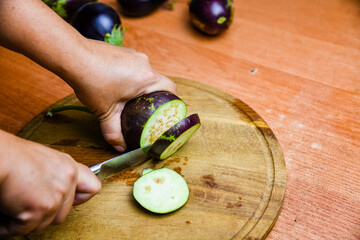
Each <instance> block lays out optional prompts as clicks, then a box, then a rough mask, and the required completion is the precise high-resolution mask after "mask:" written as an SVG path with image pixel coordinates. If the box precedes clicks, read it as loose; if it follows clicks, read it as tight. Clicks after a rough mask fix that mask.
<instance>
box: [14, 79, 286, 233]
mask: <svg viewBox="0 0 360 240" xmlns="http://www.w3.org/2000/svg"><path fill="white" fill-rule="evenodd" d="M173 79H174V81H176V83H177V86H178V95H179V97H180V98H182V99H183V100H184V101H185V102H186V104H187V106H188V114H191V113H198V114H199V116H200V119H201V122H202V125H201V127H200V129H199V130H198V132H196V133H195V134H194V135H193V137H192V138H191V139H190V140H189V141H188V143H187V144H186V145H184V146H183V147H182V148H181V149H180V150H179V151H178V152H177V153H176V154H174V155H173V156H171V157H170V158H168V159H166V160H164V161H157V160H154V159H150V160H149V161H147V162H145V163H143V164H141V165H139V166H136V167H132V168H130V169H126V170H124V171H122V172H120V173H119V174H117V175H115V176H113V177H111V178H109V179H107V180H106V181H105V182H104V183H103V187H102V190H101V192H100V194H98V195H97V196H95V197H94V198H93V199H92V200H90V201H89V202H87V203H85V204H83V205H81V206H77V207H74V208H73V210H72V212H71V213H70V215H69V217H68V218H67V220H66V221H65V222H64V223H63V224H61V225H59V226H50V227H49V228H48V229H46V230H45V231H42V232H41V233H38V234H30V235H28V236H27V237H29V238H30V239H49V238H50V237H51V239H76V238H81V239H145V238H146V239H160V238H161V239H183V238H184V235H185V236H187V237H186V238H187V239H232V238H235V239H242V238H245V237H253V238H258V239H262V238H264V237H265V236H266V235H267V234H268V232H269V231H270V230H271V228H272V226H273V225H274V223H275V221H276V219H277V217H278V215H279V213H280V209H281V206H282V202H283V198H284V194H285V182H286V171H285V163H284V159H283V155H282V151H281V149H280V145H279V143H278V142H277V139H276V138H275V136H274V135H273V133H272V131H271V129H270V128H269V126H268V125H267V124H266V123H265V122H264V121H263V119H262V118H261V117H260V116H259V115H257V114H256V113H255V112H254V111H253V110H252V109H251V108H249V107H248V106H247V105H246V104H244V103H243V102H242V101H240V100H239V99H236V98H234V97H232V96H230V95H228V94H225V93H223V92H221V91H220V90H217V89H214V88H211V87H208V86H206V85H203V84H200V83H196V82H194V81H190V80H187V79H180V78H173ZM69 104H79V102H78V100H77V99H76V97H75V95H70V96H68V97H67V98H65V99H63V100H61V101H60V102H58V103H56V105H57V106H60V105H69ZM19 136H21V137H24V138H27V139H31V140H33V141H36V142H40V143H42V144H46V145H48V146H50V147H53V148H56V149H58V150H61V151H64V152H66V153H69V154H70V155H71V156H73V157H74V158H75V159H76V160H77V161H79V162H82V163H84V164H86V165H88V166H90V165H92V164H95V163H98V162H102V161H104V160H107V159H109V158H111V157H113V156H115V155H116V154H118V153H117V152H115V151H113V150H112V148H111V147H110V146H109V145H107V143H105V142H104V140H103V139H102V136H101V132H100V129H99V126H98V123H97V120H96V119H95V118H94V116H92V115H91V114H88V113H83V112H77V111H73V110H69V111H65V112H62V113H58V114H55V115H54V116H53V117H52V118H47V117H46V111H45V112H43V113H42V114H40V115H39V116H37V117H36V118H35V119H34V120H32V121H31V122H30V123H29V124H28V125H27V126H26V127H25V128H24V129H23V130H22V131H21V132H20V133H19ZM147 167H151V168H155V169H157V168H161V167H168V168H170V169H173V170H175V171H177V172H178V173H180V174H181V175H182V176H183V177H184V178H185V180H186V181H187V183H188V185H189V188H190V197H189V201H188V202H187V204H186V205H185V206H184V207H182V208H181V209H180V210H178V211H176V212H173V213H170V214H165V215H157V214H152V213H150V212H148V211H146V210H144V209H143V208H141V207H140V206H139V205H138V204H137V203H136V201H135V200H134V198H133V196H132V185H133V183H134V181H136V179H138V178H139V177H140V173H141V171H142V169H143V168H147Z"/></svg>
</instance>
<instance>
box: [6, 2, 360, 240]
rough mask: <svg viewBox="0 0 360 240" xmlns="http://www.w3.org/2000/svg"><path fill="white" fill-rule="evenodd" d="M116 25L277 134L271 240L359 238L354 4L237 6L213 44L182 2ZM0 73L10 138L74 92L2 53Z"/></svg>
mask: <svg viewBox="0 0 360 240" xmlns="http://www.w3.org/2000/svg"><path fill="white" fill-rule="evenodd" d="M102 2H105V3H108V4H109V5H111V6H113V7H114V8H116V9H118V5H117V3H116V1H115V0H106V1H105V0H104V1H102ZM121 18H122V21H123V23H124V26H127V27H129V29H128V31H127V32H126V35H125V43H124V45H125V46H127V47H131V48H135V49H136V50H138V51H142V52H144V53H146V54H147V55H148V56H149V58H150V61H151V63H152V65H153V66H154V68H155V69H156V70H157V71H159V72H160V73H162V74H165V75H168V76H177V77H183V78H188V79H192V80H196V81H199V82H201V83H205V84H208V85H211V86H214V87H217V88H219V89H221V90H223V91H225V92H228V93H230V94H232V95H233V96H235V97H237V98H239V99H241V100H243V101H244V102H246V103H247V104H248V105H250V107H252V108H253V109H254V110H255V111H256V112H257V113H258V114H259V115H261V116H262V117H263V118H264V119H265V121H266V122H267V123H268V124H269V125H270V127H271V128H272V130H273V131H274V133H275V135H276V136H277V138H278V140H279V142H280V144H281V146H282V149H283V153H284V156H285V161H286V167H287V186H286V196H285V201H284V205H283V209H282V211H281V214H280V217H279V219H278V221H277V223H276V224H275V226H274V228H273V230H272V231H271V232H270V234H269V236H268V239H360V164H359V156H360V2H359V1H358V0H297V1H288V0H273V1H265V0H254V1H243V0H235V18H234V22H233V24H232V25H231V27H230V29H229V30H228V31H226V32H224V34H222V35H220V36H217V37H208V36H204V35H202V34H200V33H199V32H197V31H195V30H194V29H193V28H192V26H191V24H190V22H189V14H188V7H187V0H177V4H176V6H175V9H174V10H173V11H169V10H166V9H159V10H158V11H156V12H155V13H154V14H152V15H150V16H147V17H144V18H138V19H134V18H126V17H124V16H121ZM0 72H1V74H0V128H1V129H4V130H6V131H9V132H11V133H14V134H16V133H17V132H18V131H19V130H20V129H21V128H22V127H23V126H24V125H25V124H26V123H27V122H28V121H30V120H31V119H32V118H33V117H34V116H36V115H37V114H39V113H40V112H41V111H42V110H43V109H44V108H46V107H48V106H49V105H50V104H52V103H54V102H55V101H57V100H59V99H61V98H63V97H65V96H67V95H68V94H70V93H72V89H71V88H70V87H69V86H67V85H66V84H65V83H64V82H63V81H62V80H61V79H59V78H58V77H57V76H55V75H54V74H52V73H50V72H48V71H47V70H45V69H43V68H42V67H40V66H38V65H36V64H35V63H33V62H32V61H31V60H29V59H27V58H25V57H24V56H22V55H19V54H17V53H14V52H11V51H9V50H7V49H4V48H0Z"/></svg>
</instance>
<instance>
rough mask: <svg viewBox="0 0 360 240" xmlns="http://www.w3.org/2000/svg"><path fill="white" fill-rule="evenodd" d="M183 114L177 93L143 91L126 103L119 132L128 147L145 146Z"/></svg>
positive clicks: (183, 104)
mask: <svg viewBox="0 0 360 240" xmlns="http://www.w3.org/2000/svg"><path fill="white" fill-rule="evenodd" d="M185 117H186V105H185V103H184V102H183V101H182V100H181V99H180V98H179V97H177V96H176V95H174V94H172V93H170V92H166V91H158V92H153V93H149V94H145V95H142V96H140V97H137V98H135V99H132V100H131V101H129V102H128V103H127V104H126V105H125V108H124V110H123V112H122V115H121V128H122V133H123V135H124V138H125V140H126V143H127V145H128V146H129V147H130V148H139V147H143V146H147V145H149V144H151V143H153V142H155V141H156V140H157V139H158V138H159V137H160V136H161V135H162V134H163V133H164V132H165V131H166V130H167V129H169V128H170V127H171V126H173V125H174V124H175V123H177V122H178V121H180V120H181V119H183V118H185Z"/></svg>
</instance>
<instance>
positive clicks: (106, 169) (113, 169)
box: [90, 144, 152, 181]
mask: <svg viewBox="0 0 360 240" xmlns="http://www.w3.org/2000/svg"><path fill="white" fill-rule="evenodd" d="M151 146H152V144H150V145H147V146H145V147H142V148H138V149H135V150H132V151H130V152H127V153H123V154H121V155H119V156H117V157H114V158H111V159H109V160H106V161H104V162H102V163H98V164H95V165H92V166H90V170H91V171H92V172H93V173H95V175H96V176H97V177H98V178H99V179H100V181H102V180H104V179H106V178H108V177H111V176H112V175H114V174H116V173H118V172H120V171H121V170H123V169H125V168H128V167H132V166H136V165H138V164H140V163H142V162H144V161H146V160H147V159H148V158H149V156H148V155H147V152H148V150H149V148H150V147H151Z"/></svg>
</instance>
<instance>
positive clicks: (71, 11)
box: [42, 0, 97, 22]
mask: <svg viewBox="0 0 360 240" xmlns="http://www.w3.org/2000/svg"><path fill="white" fill-rule="evenodd" d="M42 1H43V2H44V3H45V4H46V5H48V6H49V7H50V8H51V9H52V10H54V11H55V12H56V13H57V14H58V15H59V16H60V17H62V18H63V19H64V20H65V21H67V22H71V20H72V18H73V17H74V15H75V13H76V11H77V10H78V9H80V7H82V6H83V5H85V4H86V3H89V2H96V1H97V0H42Z"/></svg>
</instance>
